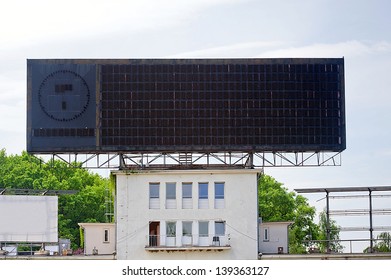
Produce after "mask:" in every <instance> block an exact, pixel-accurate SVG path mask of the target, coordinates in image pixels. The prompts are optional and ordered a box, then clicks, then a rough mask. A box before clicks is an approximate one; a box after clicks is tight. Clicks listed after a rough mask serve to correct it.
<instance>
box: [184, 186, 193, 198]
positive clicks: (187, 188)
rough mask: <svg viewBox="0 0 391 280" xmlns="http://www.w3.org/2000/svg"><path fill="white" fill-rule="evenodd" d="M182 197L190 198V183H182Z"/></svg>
mask: <svg viewBox="0 0 391 280" xmlns="http://www.w3.org/2000/svg"><path fill="white" fill-rule="evenodd" d="M182 197H183V198H192V197H193V195H192V183H182Z"/></svg>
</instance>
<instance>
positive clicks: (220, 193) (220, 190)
mask: <svg viewBox="0 0 391 280" xmlns="http://www.w3.org/2000/svg"><path fill="white" fill-rule="evenodd" d="M224 207H225V203H224V182H216V183H215V208H216V209H222V208H224Z"/></svg>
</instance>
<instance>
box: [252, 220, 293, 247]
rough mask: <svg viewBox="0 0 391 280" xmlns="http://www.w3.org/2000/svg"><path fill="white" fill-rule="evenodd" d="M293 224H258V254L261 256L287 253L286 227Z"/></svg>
mask: <svg viewBox="0 0 391 280" xmlns="http://www.w3.org/2000/svg"><path fill="white" fill-rule="evenodd" d="M292 223H293V222H266V223H262V222H260V223H259V252H260V253H261V254H287V253H289V250H288V248H289V238H288V237H289V235H288V227H289V226H290V225H291V224H292Z"/></svg>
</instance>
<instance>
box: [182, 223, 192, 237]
mask: <svg viewBox="0 0 391 280" xmlns="http://www.w3.org/2000/svg"><path fill="white" fill-rule="evenodd" d="M192 234H193V222H182V236H192Z"/></svg>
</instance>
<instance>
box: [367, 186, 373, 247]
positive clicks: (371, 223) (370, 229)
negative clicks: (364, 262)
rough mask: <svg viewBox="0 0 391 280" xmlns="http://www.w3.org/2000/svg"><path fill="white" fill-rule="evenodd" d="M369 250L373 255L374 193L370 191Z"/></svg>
mask: <svg viewBox="0 0 391 280" xmlns="http://www.w3.org/2000/svg"><path fill="white" fill-rule="evenodd" d="M368 192H369V238H370V241H369V248H370V249H369V250H370V252H371V253H373V219H372V191H371V190H370V189H369V190H368Z"/></svg>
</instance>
